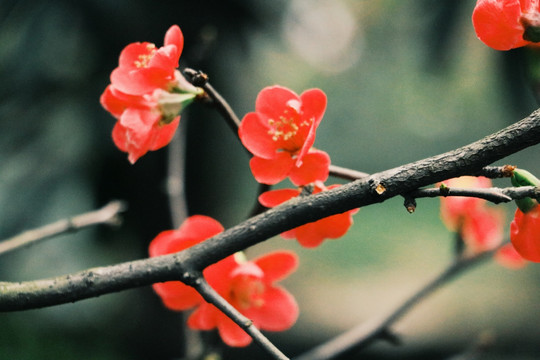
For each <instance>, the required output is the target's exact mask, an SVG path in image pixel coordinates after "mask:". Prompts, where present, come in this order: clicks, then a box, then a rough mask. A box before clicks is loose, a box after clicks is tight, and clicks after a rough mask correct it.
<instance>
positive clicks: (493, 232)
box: [441, 176, 505, 254]
mask: <svg viewBox="0 0 540 360" xmlns="http://www.w3.org/2000/svg"><path fill="white" fill-rule="evenodd" d="M444 184H445V185H446V186H448V187H450V188H452V187H460V188H489V187H491V180H490V179H488V178H485V177H473V176H462V177H459V178H454V179H450V180H447V181H445V182H444ZM504 217H505V214H504V211H503V210H502V209H499V208H494V207H489V206H487V202H486V200H483V199H479V198H475V197H464V196H463V197H462V196H448V197H441V218H442V220H443V222H444V224H445V225H446V227H447V228H448V229H449V230H451V231H455V232H457V233H459V235H460V237H461V239H462V240H463V242H464V243H465V245H466V251H467V252H469V253H472V254H477V253H480V252H483V251H488V250H492V249H494V248H496V247H497V246H498V245H499V244H500V243H501V242H502V240H503V231H504V229H503V224H504Z"/></svg>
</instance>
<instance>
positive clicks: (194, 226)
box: [178, 215, 224, 240]
mask: <svg viewBox="0 0 540 360" xmlns="http://www.w3.org/2000/svg"><path fill="white" fill-rule="evenodd" d="M223 230H224V228H223V226H222V225H221V224H220V223H219V222H218V221H217V220H215V219H213V218H211V217H210V216H205V215H192V216H190V217H189V218H187V219H186V220H185V221H184V222H183V223H182V225H180V228H178V231H179V232H180V233H181V234H182V235H184V236H189V237H193V238H200V239H203V240H206V239H208V238H211V237H212V236H214V235H217V234H219V233H221V232H222V231H223Z"/></svg>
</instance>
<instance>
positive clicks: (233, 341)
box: [218, 316, 251, 347]
mask: <svg viewBox="0 0 540 360" xmlns="http://www.w3.org/2000/svg"><path fill="white" fill-rule="evenodd" d="M218 330H219V335H220V336H221V339H222V340H223V342H224V343H225V344H227V345H229V346H234V347H243V346H248V345H249V344H250V343H251V336H249V335H248V334H247V333H246V332H245V331H244V330H242V328H240V326H238V325H236V323H234V321H232V320H231V319H230V318H228V317H226V316H222V317H220V318H219V323H218Z"/></svg>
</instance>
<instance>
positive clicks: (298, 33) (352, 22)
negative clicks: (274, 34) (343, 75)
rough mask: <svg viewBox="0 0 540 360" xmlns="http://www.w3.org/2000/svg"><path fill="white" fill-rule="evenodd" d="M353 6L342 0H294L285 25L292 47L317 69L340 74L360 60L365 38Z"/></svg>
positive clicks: (284, 29)
mask: <svg viewBox="0 0 540 360" xmlns="http://www.w3.org/2000/svg"><path fill="white" fill-rule="evenodd" d="M357 22H358V19H356V18H355V17H354V15H353V13H352V11H351V9H349V7H348V6H347V5H346V4H345V3H344V2H343V1H339V0H292V1H291V2H290V5H289V10H288V11H287V12H286V15H285V18H284V23H283V34H284V35H283V36H284V38H285V39H286V40H287V41H288V42H289V44H290V46H291V48H292V49H293V50H294V52H296V53H297V54H298V55H299V56H300V57H302V58H303V59H304V60H305V61H306V62H307V63H309V64H310V65H312V66H314V67H316V68H317V69H319V70H321V71H324V72H330V73H337V72H341V71H344V70H346V69H348V68H349V67H351V66H352V65H354V64H355V63H356V61H357V60H358V59H359V57H360V53H361V48H362V43H363V36H362V33H361V31H360V27H359V26H358V23H357Z"/></svg>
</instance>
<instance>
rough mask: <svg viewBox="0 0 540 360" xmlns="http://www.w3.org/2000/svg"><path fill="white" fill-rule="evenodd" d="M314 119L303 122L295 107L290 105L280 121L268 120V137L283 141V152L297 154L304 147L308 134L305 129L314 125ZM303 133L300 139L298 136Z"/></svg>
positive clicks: (280, 117)
mask: <svg viewBox="0 0 540 360" xmlns="http://www.w3.org/2000/svg"><path fill="white" fill-rule="evenodd" d="M313 121H314V118H309V119H307V120H303V121H302V119H301V118H300V114H299V112H298V110H297V109H295V108H294V107H293V106H290V105H288V106H287V109H285V111H284V112H283V115H280V116H279V119H268V125H269V126H270V129H269V130H268V135H270V136H271V137H272V140H273V141H282V142H284V143H283V144H282V147H283V150H285V151H289V152H295V151H297V150H298V149H300V148H301V147H302V145H303V142H304V139H303V136H302V135H304V136H305V134H306V133H307V132H306V131H305V130H303V128H309V127H310V126H311V124H312V123H313ZM299 132H300V133H301V134H300V136H299V138H298V137H297V135H298V134H299Z"/></svg>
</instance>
